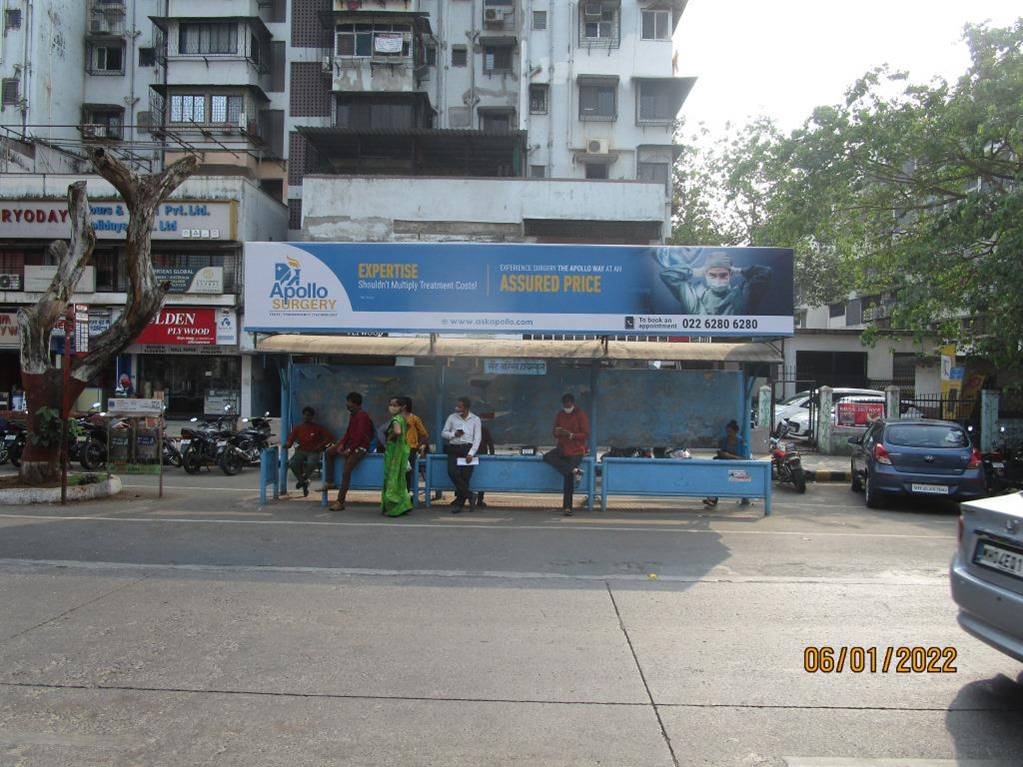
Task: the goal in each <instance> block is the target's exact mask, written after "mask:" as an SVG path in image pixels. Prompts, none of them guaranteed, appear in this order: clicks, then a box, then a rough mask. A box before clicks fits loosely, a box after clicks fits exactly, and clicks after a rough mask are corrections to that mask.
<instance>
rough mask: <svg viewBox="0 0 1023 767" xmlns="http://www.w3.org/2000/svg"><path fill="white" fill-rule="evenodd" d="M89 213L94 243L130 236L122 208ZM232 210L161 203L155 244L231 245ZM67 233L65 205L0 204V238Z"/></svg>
mask: <svg viewBox="0 0 1023 767" xmlns="http://www.w3.org/2000/svg"><path fill="white" fill-rule="evenodd" d="M89 209H90V213H91V214H92V226H93V229H94V230H95V231H96V237H97V238H98V239H100V240H123V239H124V238H125V236H126V235H127V232H128V209H127V208H126V207H125V205H124V203H123V202H121V201H120V200H90V202H89ZM235 209H236V203H235V202H234V201H225V202H210V201H196V200H168V201H166V202H164V203H161V205H160V207H159V208H158V209H157V211H156V218H155V221H154V222H153V239H154V240H233V239H235V225H236V212H235ZM70 229H71V224H70V222H69V220H68V210H67V202H66V200H4V201H2V202H0V238H4V239H6V238H12V237H25V238H61V237H63V238H66V237H67V236H68V232H69V231H70ZM26 280H27V277H26ZM26 290H28V288H26Z"/></svg>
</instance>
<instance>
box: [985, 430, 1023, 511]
mask: <svg viewBox="0 0 1023 767" xmlns="http://www.w3.org/2000/svg"><path fill="white" fill-rule="evenodd" d="M999 433H1000V437H1001V440H1002V444H1001V445H999V446H998V447H997V448H995V450H994V451H993V452H990V453H985V454H984V455H983V456H982V463H983V465H984V475H985V477H986V479H987V489H988V492H989V493H991V494H992V495H999V494H1002V493H1005V492H1007V491H1011V490H1023V451H1020V450H1016V449H1014V448H1012V447H1010V446H1009V444H1008V443H1007V442H1006V441H1005V427H1004V426H1002V427H1001V428H1000V429H999Z"/></svg>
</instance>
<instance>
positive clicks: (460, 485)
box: [440, 397, 483, 514]
mask: <svg viewBox="0 0 1023 767" xmlns="http://www.w3.org/2000/svg"><path fill="white" fill-rule="evenodd" d="M470 407H472V402H471V401H470V400H469V398H468V397H459V398H458V401H457V402H456V403H455V412H454V413H452V414H451V415H449V416H448V420H447V421H445V422H444V429H443V430H442V431H441V433H440V435H441V436H442V437H443V438H444V439H446V440H447V443H448V444H447V449H446V452H447V454H448V476H449V477H451V482H452V484H454V486H455V500H454V502H453V503H452V504H451V505H452V506H454V508H453V509H452V510H451V513H452V514H458V513H459V512H460V511H461V510H462V509H463V508H464V507H465V503H466V501H468V502H469V510H470V511H472V510H473V509H475V508H476V496H475V495H473V493H472V491H470V490H469V480H470V479H472V466H459V465H458V459H459V458H464V459H466V460H467V461H469V460H471V459H473V458H475V457H476V455H477V454H478V453H479V449H480V440H481V439H482V437H483V424H482V423H481V422H480V418H479V416H478V415H476V414H475V413H472V412H470V411H469V408H470Z"/></svg>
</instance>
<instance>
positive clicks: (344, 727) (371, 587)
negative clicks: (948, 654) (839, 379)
mask: <svg viewBox="0 0 1023 767" xmlns="http://www.w3.org/2000/svg"><path fill="white" fill-rule="evenodd" d="M130 480H131V481H129V482H126V491H125V493H123V494H122V496H121V497H119V498H117V499H110V500H107V501H102V502H91V503H86V504H80V505H76V506H70V507H63V508H62V507H59V506H49V507H24V506H22V507H11V506H5V507H0V605H2V612H0V765H8V764H10V765H17V766H18V767H65V766H66V767H92V766H95V767H100V765H102V766H103V767H108V766H109V765H116V766H118V767H120V766H123V767H129V766H131V767H135V766H136V765H207V764H209V765H217V766H218V767H222V766H227V767H235V766H237V767H251V766H252V765H259V766H260V767H264V766H268V765H280V767H304V766H305V765H310V766H315V767H403V766H404V765H412V766H415V767H419V766H420V765H422V766H423V767H479V766H480V765H488V766H490V765H497V766H500V767H505V766H507V767H522V766H525V765H528V766H529V767H532V766H533V765H537V766H542V767H583V766H586V767H590V766H591V765H592V766H593V767H598V766H603V767H626V766H629V767H633V766H634V767H655V766H656V767H689V766H690V765H692V766H706V767H796V765H799V766H800V767H836V765H841V767H881V766H882V765H883V766H884V767H892V765H901V766H902V767H906V766H907V765H911V766H912V767H921V766H922V765H928V767H935V766H936V765H941V767H950V766H951V765H960V766H961V765H966V764H970V765H974V764H980V765H984V767H995V766H996V765H997V766H998V767H1008V765H1018V764H1019V754H1021V753H1023V728H1020V727H1019V721H1020V716H1021V714H1023V692H1021V691H1023V684H1020V682H1021V680H1023V678H1021V676H1020V665H1019V664H1018V663H1016V662H1014V661H1012V660H1011V659H1009V658H1007V657H1006V656H1004V655H1002V654H1001V653H998V652H996V651H995V650H993V649H991V648H989V647H987V646H986V645H984V644H982V643H981V642H978V641H976V640H974V639H972V638H971V637H969V636H968V635H966V634H965V633H964V632H963V631H962V630H961V629H960V628H959V627H958V625H957V624H956V620H955V613H956V608H955V605H954V604H953V603H952V601H951V599H950V598H949V594H948V576H947V569H948V561H949V557H950V555H951V551H952V550H953V548H954V546H955V540H956V538H955V535H956V533H955V530H956V514H955V511H954V509H953V508H950V507H948V506H935V505H934V504H933V503H932V502H931V501H929V500H928V501H926V502H919V503H906V504H899V505H897V506H896V505H893V507H892V508H891V509H886V510H883V511H873V510H868V509H865V508H864V507H863V503H862V498H860V497H858V496H857V495H855V494H853V493H850V492H849V490H848V489H847V488H844V487H841V486H838V485H819V486H818V485H811V486H810V488H809V489H808V491H807V493H806V494H805V495H797V494H796V493H794V492H792V491H788V490H784V489H779V490H778V493H777V494H776V496H775V503H776V509H775V514H774V515H773V516H771V517H768V518H764V517H763V516H762V515H761V514H758V513H756V512H755V511H753V512H750V510H748V509H740V508H739V507H737V506H735V505H730V504H729V505H726V504H723V505H722V506H721V507H719V509H717V510H715V511H714V512H713V513H707V512H706V510H703V509H700V510H695V509H676V510H674V511H669V512H668V513H664V512H654V511H652V510H651V509H649V507H648V508H646V509H643V510H639V509H637V510H628V511H624V510H615V511H613V512H608V513H606V514H601V513H586V512H583V513H580V514H577V515H576V516H575V517H572V518H564V517H561V516H560V515H554V514H550V513H544V512H542V511H538V510H529V509H512V508H504V507H503V503H504V502H506V501H510V500H513V499H503V498H502V499H500V501H501V503H502V507H500V508H492V509H488V510H486V511H482V512H476V513H473V514H460V515H457V516H454V515H451V514H450V513H448V511H449V510H448V509H447V508H446V507H443V508H442V509H439V510H437V511H435V512H429V511H425V510H421V509H417V510H416V511H414V512H413V513H412V514H410V515H408V516H407V517H402V518H399V519H389V518H385V517H381V516H380V514H379V511H378V509H377V508H376V506H375V505H374V504H373V498H372V496H370V495H367V496H366V497H365V498H364V500H365V503H360V502H354V503H352V505H351V507H350V508H349V510H348V511H345V512H340V513H330V512H326V511H325V510H323V509H322V508H321V507H319V505H318V504H317V503H316V502H315V500H314V499H313V498H307V499H302V498H292V499H290V500H286V501H282V502H279V503H276V504H271V505H269V506H266V507H260V506H259V505H258V503H256V501H255V499H256V492H255V489H254V488H253V487H252V483H253V476H252V474H251V473H243V474H242V475H240V476H238V477H230V478H225V477H222V476H217V475H214V474H206V473H204V474H201V475H198V476H196V477H188V476H185V475H183V474H178V475H176V476H173V477H172V478H171V480H170V481H168V483H167V492H166V496H165V498H164V499H163V500H158V499H156V497H155V493H154V491H153V487H152V480H151V479H150V478H142V477H137V478H130ZM353 500H354V499H353ZM359 500H360V501H361V500H363V498H362V497H360V499H359ZM495 500H498V499H495ZM917 645H919V646H925V647H950V648H953V650H954V651H955V653H956V657H955V663H954V668H955V670H954V671H951V670H950V671H948V673H894V672H892V673H885V672H884V671H883V670H882V669H878V670H877V671H875V672H869V673H851V672H849V671H846V672H842V673H837V672H836V673H811V672H808V671H807V670H806V668H805V666H804V663H805V658H806V648H807V647H810V648H819V647H822V646H832V647H841V646H855V647H864V648H868V647H869V648H879V650H878V657H879V658H883V656H884V648H887V647H904V646H917ZM1013 754H1015V756H1013Z"/></svg>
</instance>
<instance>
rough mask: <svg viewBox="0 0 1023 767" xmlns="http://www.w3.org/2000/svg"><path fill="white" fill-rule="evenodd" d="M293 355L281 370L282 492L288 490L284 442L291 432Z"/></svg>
mask: <svg viewBox="0 0 1023 767" xmlns="http://www.w3.org/2000/svg"><path fill="white" fill-rule="evenodd" d="M293 372H294V370H293V366H292V357H291V355H290V354H289V355H288V366H287V368H285V369H284V370H282V371H280V376H281V451H280V463H279V464H278V470H277V481H278V483H279V485H280V488H281V492H282V493H287V492H288V451H287V449H285V447H284V443H285V442H287V441H288V434H290V433H291V386H292V383H293V381H292V378H291V377H292V374H293Z"/></svg>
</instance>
